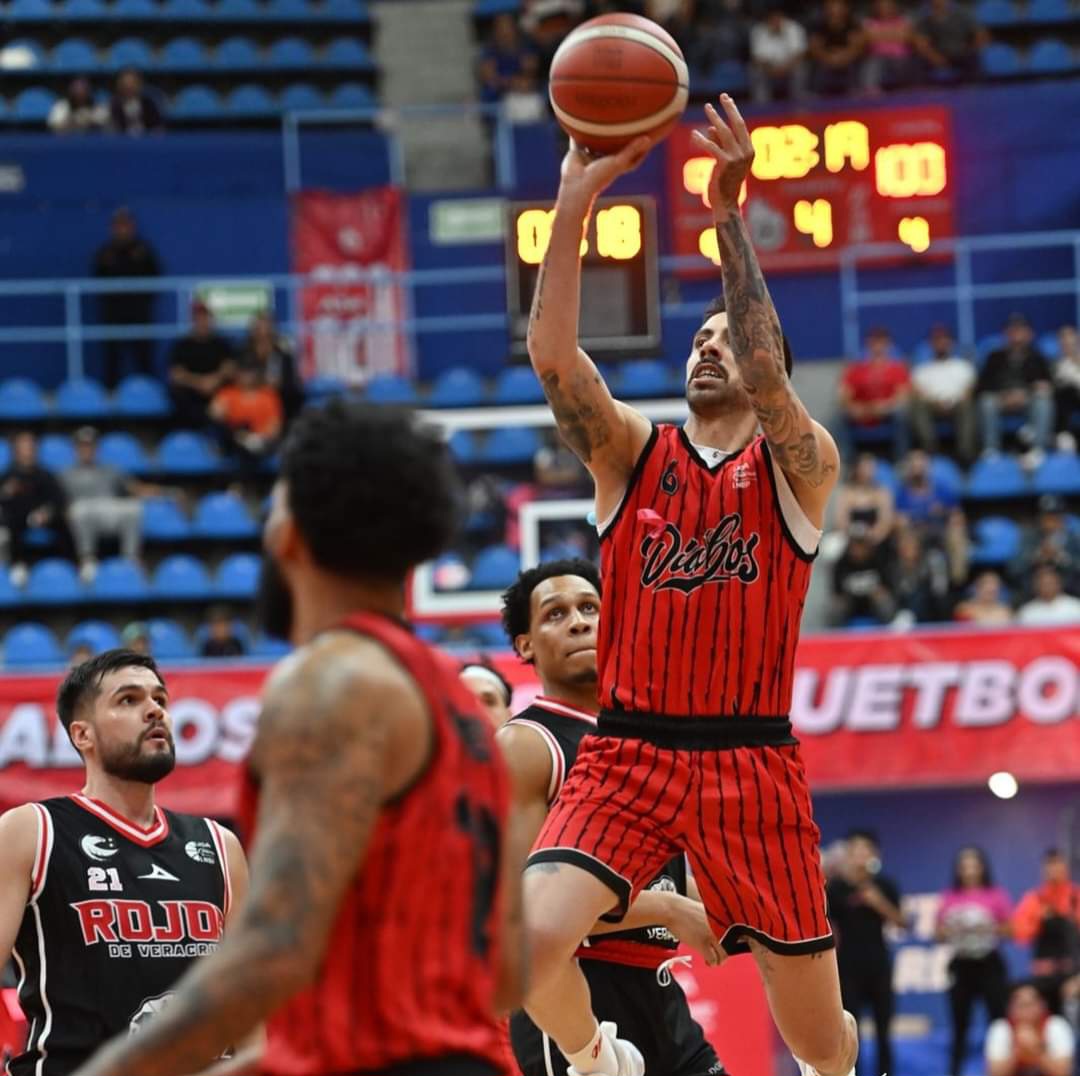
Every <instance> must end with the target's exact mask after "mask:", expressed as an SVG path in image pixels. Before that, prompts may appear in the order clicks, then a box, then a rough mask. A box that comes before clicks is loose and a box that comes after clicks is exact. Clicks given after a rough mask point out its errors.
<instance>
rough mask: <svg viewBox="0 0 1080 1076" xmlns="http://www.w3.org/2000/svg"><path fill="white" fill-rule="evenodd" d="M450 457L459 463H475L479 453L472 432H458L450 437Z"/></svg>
mask: <svg viewBox="0 0 1080 1076" xmlns="http://www.w3.org/2000/svg"><path fill="white" fill-rule="evenodd" d="M450 455H451V456H453V457H454V459H455V460H457V462H458V463H466V464H468V463H475V462H476V460H477V458H478V456H479V453H478V452H477V449H476V438H475V437H474V436H473V433H472V430H458V431H456V432H455V433H452V434H451V435H450Z"/></svg>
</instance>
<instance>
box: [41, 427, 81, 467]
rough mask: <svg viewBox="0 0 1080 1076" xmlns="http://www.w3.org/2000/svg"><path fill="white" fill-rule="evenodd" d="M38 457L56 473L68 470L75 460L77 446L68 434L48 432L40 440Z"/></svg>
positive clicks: (42, 464) (42, 463)
mask: <svg viewBox="0 0 1080 1076" xmlns="http://www.w3.org/2000/svg"><path fill="white" fill-rule="evenodd" d="M38 459H39V460H40V461H41V466H42V467H44V468H45V469H46V470H48V471H52V472H53V473H54V474H55V473H56V472H58V471H64V470H67V468H68V467H70V466H71V465H72V464H73V463H74V462H75V446H74V445H73V444H72V443H71V438H70V437H68V436H67V434H63V433H47V434H45V436H44V437H42V438H41V440H40V441H39V442H38Z"/></svg>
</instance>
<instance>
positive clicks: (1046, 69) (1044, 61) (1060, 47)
mask: <svg viewBox="0 0 1080 1076" xmlns="http://www.w3.org/2000/svg"><path fill="white" fill-rule="evenodd" d="M1076 66H1077V63H1076V60H1075V59H1074V57H1073V50H1072V49H1071V48H1070V47H1069V45H1067V44H1066V43H1065V42H1064V41H1061V40H1059V39H1058V38H1056V37H1047V38H1043V40H1042V41H1036V42H1035V44H1034V45H1032V47H1031V51H1030V52H1029V53H1028V70H1029V71H1031V72H1032V73H1034V74H1038V75H1051V74H1057V73H1059V72H1062V71H1071V70H1072V69H1073V68H1074V67H1076Z"/></svg>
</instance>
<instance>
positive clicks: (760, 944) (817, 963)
mask: <svg viewBox="0 0 1080 1076" xmlns="http://www.w3.org/2000/svg"><path fill="white" fill-rule="evenodd" d="M721 100H722V105H723V109H724V112H725V113H726V117H727V122H725V121H724V119H722V118H721V117H720V114H719V113H718V112H717V111H716V110H715V109H713V108H712V107H711V106H709V107H708V108H707V110H706V114H707V118H708V130H707V132H701V131H699V132H697V134H696V135H695V140H696V144H697V147H698V148H699V149H700V151H701V152H702V153H706V154H709V155H710V156H711V157H713V159H714V160H715V162H716V164H715V168H714V170H713V174H712V178H711V180H710V184H709V196H710V204H711V206H712V211H713V217H714V222H715V225H716V234H717V239H718V242H719V247H720V255H721V258H722V263H723V279H724V296H725V303H726V308H725V307H724V306H718V307H713V308H712V309H711V310H710V311H708V312H707V315H706V318H705V322H704V324H703V325H702V326H701V328H700V329H698V331H697V332H696V333H695V334H694V338H693V342H692V345H691V353H690V357H689V360H688V362H687V387H686V395H687V401H688V403H689V406H690V417H689V419H688V420H687V423H686V426H685V427H684V428H681V429H679V428H676V427H674V426H657V427H654V426H652V425H651V424H650V423H649V422H648V421H647V420H646V419H645V418H644V417H643V416H642V415H641V414H639V413H638V412H636V411H634V410H633V409H632V408H630V407H627V406H626V405H625V404H622V403H619V402H617V401H616V400H614V399H613V398H612V396H611V394H610V392H609V391H608V389H607V386H606V385H605V384H604V382H603V380H602V378H601V377H600V375H599V374H598V372H597V370H596V367H595V366H594V365H593V363H592V362H591V360H590V359H589V357H588V356H587V355H586V354H585V353H584V352H582V351H581V350H580V349H579V348H578V346H577V325H578V308H579V283H580V266H579V258H578V245H579V242H580V238H581V229H582V224H583V222H584V220H585V219H586V217H587V215H588V213H589V212H590V209H591V206H592V203H593V201H594V199H595V198H596V196H597V195H598V194H599V193H600V192H601V191H602V190H603V189H604V188H605V187H606V186H607V185H608V184H610V183H611V182H612V181H613V180H614V179H615V178H616V177H617V176H618V175H620V174H622V173H624V172H627V171H629V170H630V169H632V168H633V167H635V166H636V165H637V164H638V163H639V162H640V161H641V160H642V159H643V157H644V155H645V154H646V153H647V152H648V149H649V143H648V141H647V140H645V139H639V140H637V141H636V142H634V143H632V144H631V145H630V146H628V147H627V148H626V149H625V150H624V151H623V152H621V153H620V154H618V155H617V156H613V157H608V158H601V159H598V160H590V159H589V158H587V157H586V156H585V155H583V154H581V153H580V152H578V151H576V150H575V149H574V148H571V151H570V152H569V153H568V154H567V156H566V158H565V159H564V161H563V165H562V182H561V184H560V189H559V196H558V201H557V203H556V213H555V219H554V222H553V227H552V234H551V242H550V245H549V247H548V251H547V255H546V257H545V260H544V264H543V265H542V267H541V271H540V276H539V279H538V281H537V288H536V295H535V297H534V301H533V310H532V315H531V318H530V324H529V354H530V356H531V358H532V362H533V366H534V368H535V369H536V372H537V374H538V376H539V378H540V380H541V382H542V384H543V387H544V391H545V393H546V394H547V397H548V400H549V401H550V404H551V408H552V411H553V412H554V415H555V418H556V421H557V423H558V425H559V428H560V430H561V431H562V435H563V437H564V438H565V440H566V441H567V443H568V444H569V445H570V446H571V448H573V449H574V451H575V452H576V453H577V454H578V456H579V457H580V458H581V459H582V461H583V462H584V463H585V464H586V466H587V467H588V468H589V470H590V471H591V473H592V476H593V479H594V482H595V486H596V515H597V519H598V520H600V533H601V558H602V568H603V578H604V590H605V593H606V595H607V597H606V605H605V610H604V615H603V617H602V618H601V624H600V637H599V647H598V666H599V673H600V691H599V697H600V705H601V708H602V709H601V713H600V717H599V720H598V723H597V735H596V736H595V737H587V738H586V739H585V740H583V741H582V744H581V747H580V749H579V752H578V763H577V765H576V767H575V769H574V771H573V772H572V773H571V775H570V777H569V779H568V781H567V782H566V785H565V786H564V788H563V792H562V795H561V797H560V799H559V802H558V803H557V804H556V805H555V806H554V808H553V810H552V812H551V813H550V814H549V815H548V817H547V820H546V822H545V824H544V829H543V831H542V832H541V834H540V837H539V838H538V841H537V843H536V846H535V848H536V850H534V853H533V855H532V857H531V858H530V869H529V870H528V872H527V874H526V909H527V911H526V918H527V927H528V935H529V939H530V953H531V955H532V967H531V972H532V979H531V982H530V987H529V991H528V994H527V998H526V1008H527V1010H528V1012H529V1013H530V1015H531V1016H532V1017H533V1019H534V1020H535V1021H536V1023H537V1024H538V1025H539V1026H540V1027H542V1028H543V1029H544V1030H545V1031H547V1032H548V1033H549V1034H550V1035H551V1036H552V1038H553V1039H555V1041H556V1042H557V1043H558V1044H559V1046H560V1049H561V1050H562V1052H563V1053H564V1054H565V1055H566V1057H567V1058H568V1060H569V1061H570V1062H571V1065H572V1066H573V1067H574V1069H576V1070H577V1071H578V1072H580V1073H592V1072H600V1073H605V1074H606V1076H619V1074H620V1073H631V1072H638V1071H640V1065H641V1059H640V1056H639V1055H638V1053H637V1051H636V1050H635V1049H634V1047H633V1046H632V1045H631V1044H629V1043H626V1042H624V1041H622V1040H618V1041H613V1040H612V1038H611V1037H610V1036H608V1035H605V1034H603V1033H602V1032H601V1030H600V1029H599V1027H598V1025H597V1022H596V1020H595V1018H594V1017H593V1015H592V1012H591V1010H590V1001H589V989H588V984H587V983H586V981H585V979H584V977H583V976H582V974H581V972H580V970H579V968H578V966H577V964H576V962H575V961H574V960H573V954H574V952H575V950H576V948H577V946H578V944H579V943H580V941H581V939H582V938H583V937H584V936H585V934H586V933H587V932H588V931H589V930H590V928H591V927H592V924H593V922H594V921H595V920H596V918H597V917H598V916H600V915H603V914H605V913H610V914H614V915H615V916H616V918H617V917H618V915H619V914H621V913H622V912H623V911H624V910H625V908H626V907H627V906H628V905H629V903H630V901H631V899H632V898H633V896H634V894H636V893H637V892H638V891H639V890H640V888H641V887H642V886H643V885H644V884H646V883H647V882H648V881H649V879H650V878H652V877H653V875H654V874H655V873H656V870H657V869H658V868H659V866H660V865H661V864H662V863H664V862H666V861H668V860H669V859H670V858H671V857H672V856H673V855H675V854H677V853H678V852H679V851H685V852H686V853H687V854H688V856H689V858H690V863H691V867H692V869H693V873H694V876H695V878H696V879H697V883H698V886H699V888H700V890H701V894H702V899H703V900H704V902H705V906H706V908H707V910H708V913H709V917H710V920H711V922H712V925H713V928H714V929H715V931H716V932H717V935H718V936H719V937H720V938H721V940H722V942H723V944H724V946H725V948H726V949H728V950H729V951H737V950H738V949H739V948H741V947H745V946H749V948H750V949H751V950H752V951H753V953H754V956H755V958H756V960H757V963H758V966H759V968H760V970H761V973H762V977H763V979H764V983H765V989H766V992H767V995H768V999H769V1004H770V1006H771V1009H772V1013H773V1017H774V1019H775V1020H776V1023H777V1026H778V1027H779V1029H780V1032H781V1034H782V1035H783V1037H784V1039H785V1041H786V1042H787V1044H788V1046H789V1048H790V1049H791V1050H792V1052H793V1053H794V1054H795V1055H796V1057H798V1058H801V1059H802V1060H803V1062H804V1063H808V1065H809V1066H812V1067H813V1068H814V1069H816V1070H817V1071H818V1072H819V1073H822V1074H823V1076H841V1074H844V1073H848V1072H849V1071H850V1070H851V1069H852V1066H853V1064H854V1059H855V1054H856V1051H857V1048H858V1047H857V1039H856V1035H855V1025H854V1021H853V1020H852V1019H851V1017H850V1015H848V1014H845V1013H844V1012H843V1009H842V1006H841V1002H840V989H839V983H838V980H837V972H836V959H835V951H834V944H833V938H832V935H831V932H830V929H829V924H828V920H827V919H826V916H825V896H824V882H823V878H822V874H821V868H820V863H819V858H818V847H817V845H818V831H817V827H816V826H815V825H814V822H813V818H812V814H811V807H810V796H809V790H808V788H807V784H806V780H805V777H804V773H803V767H802V762H801V759H800V755H799V748H798V745H797V742H796V741H795V739H794V737H793V736H792V735H791V725H790V722H789V721H788V718H787V711H788V708H789V705H790V699H791V681H792V676H793V672H794V656H795V647H796V644H797V642H798V633H799V620H800V617H801V614H802V608H803V602H804V599H805V595H806V589H807V585H808V583H809V579H810V569H811V564H812V561H813V558H814V555H815V553H816V549H817V543H818V540H819V537H820V528H821V526H822V522H823V519H824V513H825V503H826V500H827V498H828V495H829V492H830V491H831V489H832V487H833V485H834V484H835V481H836V476H837V463H838V458H837V451H836V446H835V444H834V443H833V440H832V438H831V437H830V436H829V434H828V432H827V431H826V430H825V429H824V428H823V427H822V426H821V425H820V424H818V423H817V422H815V421H814V420H813V419H812V418H811V417H810V415H809V414H808V413H807V411H806V408H805V407H804V406H803V404H802V403H801V402H800V400H799V398H798V397H797V395H796V394H795V391H794V389H793V388H792V385H791V382H790V381H789V379H788V372H787V370H786V368H785V367H786V366H787V365H788V363H789V356H788V355H787V353H786V346H785V342H784V339H783V335H782V333H781V329H780V323H779V320H778V318H777V315H776V311H775V309H774V308H773V305H772V301H771V299H770V298H769V293H768V290H767V289H766V287H765V282H764V280H763V278H762V275H761V270H760V268H759V267H758V263H757V258H756V256H755V254H754V251H753V248H752V246H751V243H750V239H749V236H748V234H747V231H746V228H745V226H744V224H743V221H742V218H741V216H740V214H739V209H738V196H739V189H740V187H741V185H742V183H743V180H744V179H745V177H746V176H747V174H748V172H749V169H750V164H751V162H752V160H753V156H754V151H753V146H752V144H751V141H750V137H749V133H748V132H747V129H746V125H745V124H744V122H743V120H742V117H741V116H740V115H739V113H738V110H737V109H736V108H735V105H734V103H733V102H732V101H731V100H730V99H729V98H728V97H727V96H724V97H723V98H722V99H721ZM624 1031H625V1032H626V1033H628V1034H630V1035H631V1036H632V1034H633V1032H632V1029H624Z"/></svg>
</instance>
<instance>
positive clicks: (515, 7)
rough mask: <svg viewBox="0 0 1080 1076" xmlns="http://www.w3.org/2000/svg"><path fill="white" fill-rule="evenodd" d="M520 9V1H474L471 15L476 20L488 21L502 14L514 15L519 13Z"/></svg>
mask: <svg viewBox="0 0 1080 1076" xmlns="http://www.w3.org/2000/svg"><path fill="white" fill-rule="evenodd" d="M521 7H522V0H476V7H475V8H474V9H473V13H474V14H475V15H476V17H477V18H478V19H490V18H494V16H496V15H502V14H503V13H509V14H511V15H516V14H518V13H519V12H520V11H521Z"/></svg>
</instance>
